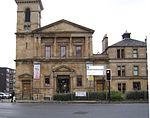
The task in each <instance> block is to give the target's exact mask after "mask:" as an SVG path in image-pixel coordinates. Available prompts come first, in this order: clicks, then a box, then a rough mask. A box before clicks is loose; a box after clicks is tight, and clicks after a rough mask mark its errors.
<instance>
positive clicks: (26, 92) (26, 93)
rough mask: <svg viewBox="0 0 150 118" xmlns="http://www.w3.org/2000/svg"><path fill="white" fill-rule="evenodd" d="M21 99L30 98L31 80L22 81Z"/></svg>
mask: <svg viewBox="0 0 150 118" xmlns="http://www.w3.org/2000/svg"><path fill="white" fill-rule="evenodd" d="M22 99H23V100H30V99H31V81H30V80H23V81H22Z"/></svg>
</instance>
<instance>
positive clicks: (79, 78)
mask: <svg viewBox="0 0 150 118" xmlns="http://www.w3.org/2000/svg"><path fill="white" fill-rule="evenodd" d="M77 86H78V87H80V86H82V76H77Z"/></svg>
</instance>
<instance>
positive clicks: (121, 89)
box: [118, 83, 126, 93]
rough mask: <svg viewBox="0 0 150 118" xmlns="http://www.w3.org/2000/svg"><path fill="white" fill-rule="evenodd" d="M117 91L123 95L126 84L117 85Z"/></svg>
mask: <svg viewBox="0 0 150 118" xmlns="http://www.w3.org/2000/svg"><path fill="white" fill-rule="evenodd" d="M118 91H120V92H122V93H125V91H126V83H118Z"/></svg>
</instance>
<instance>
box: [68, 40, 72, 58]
mask: <svg viewBox="0 0 150 118" xmlns="http://www.w3.org/2000/svg"><path fill="white" fill-rule="evenodd" d="M69 57H72V37H70V42H69Z"/></svg>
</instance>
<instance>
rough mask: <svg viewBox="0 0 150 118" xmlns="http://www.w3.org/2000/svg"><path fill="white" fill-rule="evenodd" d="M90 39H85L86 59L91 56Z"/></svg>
mask: <svg viewBox="0 0 150 118" xmlns="http://www.w3.org/2000/svg"><path fill="white" fill-rule="evenodd" d="M88 42H89V38H88V37H85V48H84V49H85V50H84V56H85V57H88V56H89V51H90V49H89V43H88Z"/></svg>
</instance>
